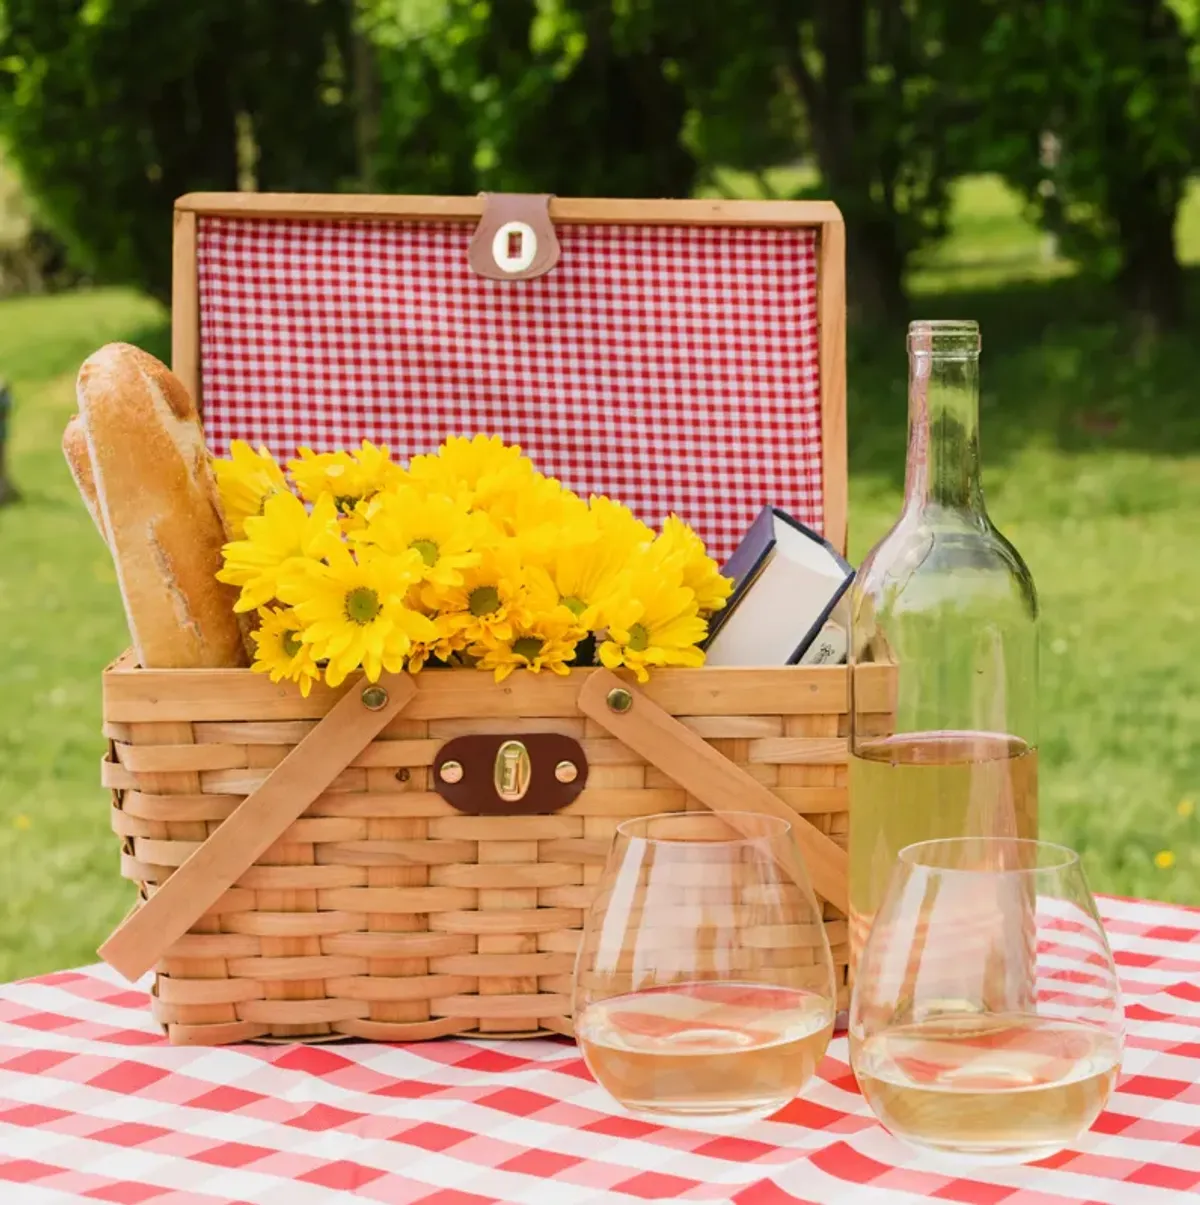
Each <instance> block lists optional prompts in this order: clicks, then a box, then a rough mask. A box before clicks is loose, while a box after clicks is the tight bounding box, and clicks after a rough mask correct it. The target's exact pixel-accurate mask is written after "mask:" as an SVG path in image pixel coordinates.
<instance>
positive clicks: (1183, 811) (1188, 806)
mask: <svg viewBox="0 0 1200 1205" xmlns="http://www.w3.org/2000/svg"><path fill="white" fill-rule="evenodd" d="M1175 810H1176V811H1177V812H1178V813H1179V814H1180V815H1181V816H1182V817H1183V818H1184V819H1185V820H1186V819H1187V818H1188V817H1189V816H1190V815H1191V814H1192V813H1193V812H1194V811H1195V810H1196V805H1195V803H1193V801H1192V800H1190V799H1181V800H1180V801H1179V805H1178V806H1177V807H1176V808H1175Z"/></svg>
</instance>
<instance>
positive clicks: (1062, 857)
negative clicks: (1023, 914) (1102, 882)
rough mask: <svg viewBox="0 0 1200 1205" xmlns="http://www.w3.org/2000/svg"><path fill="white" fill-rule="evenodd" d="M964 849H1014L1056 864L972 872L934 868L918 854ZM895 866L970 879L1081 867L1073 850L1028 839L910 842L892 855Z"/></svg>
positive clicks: (950, 838)
mask: <svg viewBox="0 0 1200 1205" xmlns="http://www.w3.org/2000/svg"><path fill="white" fill-rule="evenodd" d="M966 845H982V846H992V847H999V846H1004V847H1006V848H1015V849H1029V850H1036V851H1037V852H1038V853H1046V852H1053V853H1054V854H1055V855H1057V859H1058V860H1057V861H1053V862H1048V863H1046V864H1044V865H1043V864H1041V863H1040V862H1039V864H1038V865H1036V866H997V867H979V868H978V869H972V868H970V867H966V866H934V865H932V864H931V863H929V862H925V861H922V860H921V859H920V853H921V851H922V850H932V849H933V848H934V847H936V846H941V847H943V848H947V847H952V846H958V847H959V848H962V847H963V846H966ZM896 860H897V862H903V863H904V865H906V866H910V867H912V868H913V869H915V870H925V871H929V872H930V873H936V874H974V875H985V874H986V875H1034V874H1047V873H1049V872H1051V871H1056V870H1071V869H1072V868H1074V867H1077V866H1080V865H1082V862H1081V860H1080V857H1079V853H1078V851H1077V850H1074V849H1072V848H1071V847H1070V846H1069V845H1060V844H1058V842H1056V841H1039V840H1036V839H1034V838H1031V837H937V838H934V839H933V840H930V841H914V842H913V843H912V844H911V845H906V846H904V847H903V848H902V849H901V850H900V852H899V853H897V854H896Z"/></svg>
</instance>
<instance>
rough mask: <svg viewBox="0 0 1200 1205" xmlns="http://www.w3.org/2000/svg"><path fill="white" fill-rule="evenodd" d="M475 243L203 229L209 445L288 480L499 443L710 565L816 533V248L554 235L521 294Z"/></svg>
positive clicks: (239, 223) (311, 228)
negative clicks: (305, 460)
mask: <svg viewBox="0 0 1200 1205" xmlns="http://www.w3.org/2000/svg"><path fill="white" fill-rule="evenodd" d="M471 234H472V225H471V224H470V223H452V222H447V223H434V222H401V221H325V220H320V221H296V220H274V219H259V218H236V219H234V218H216V217H201V218H200V221H199V232H198V245H199V253H198V256H199V287H200V314H201V343H200V347H201V371H202V393H203V409H204V417H205V425H206V428H207V434H208V438H209V442H210V445H211V446H212V448H213V450H214V452H215V453H216V454H218V455H224V454H226V452H227V450H228V447H229V444H230V441H231V440H232V439H235V438H242V439H247V440H249V441H250V442H251V443H253V444H255V445H258V444H266V445H267V446H268V447H270V448H271V450H272V451H273V452H274V453H275V454H276V456H277V457H283V458H286V457H290V456H291V455H292V454H293V452H294V450H295V448H296V447H297V446H298V445H301V444H307V445H309V446H311V447H313V448H315V449H317V450H329V449H333V448H337V447H342V446H351V445H357V443H358V442H359V441H360V440H362V439H363V438H367V439H370V440H372V441H373V442H383V443H386V444H388V445H389V447H390V448H391V449H392V451H393V454H394V455H396V456H397V457H398V458H400V459H404V458H407V456H409V455H410V454H412V453H415V452H425V451H430V450H432V449H433V448H435V447H436V446H437V445H438V443H440V442H441V440H442V439H444V438H445V437H446V436H447V435H452V434H459V435H472V434H475V433H477V432H483V433H486V434H498V435H500V436H502V437H503V438H504V439H505V440H507V441H509V442H514V443H519V444H521V445H522V447H524V448H525V449H526V450H527V451H528V452H529V453H530V455H531V456H532V457H533V458H534V460H535V462H536V463H537V465H538V467H539V468H541V469H542V470H543V471H544V472H546V473H548V474H550V475H552V476H555V477H558V478H559V479H561V480H562V481H563V482H564V483H565V484H567V485H569V486H570V487H571V488H573V489H574V490H576V491H577V492H579V493H581V494H585V495H586V494H587V493H589V492H596V493H606V494H609V495H610V496H612V497H615V498H619V499H620V500H622V501H624V502H626V503H627V504H628V505H630V506H631V507H633V509H634V510H635V511H636V512H637V513H638V514H639V515H640V516H641V517H642V518H644V519H645V520H646V521H647V522H651V523H658V522H660V521H661V520H662V518H663V517H664V516H665V515H666V514H668V513H669V512H671V511H675V512H677V513H679V514H680V515H681V516H683V517H684V518H685V519H687V520H688V521H689V522H690V523H692V524H693V526H695V527H696V529H697V530H698V531H699V533H700V535H701V536H702V537H703V538H704V540H705V541H706V542H707V543H708V545H709V548H710V551H711V552H712V553H713V555H715V556H716V557H718V559H721V560H724V558H725V557H726V556H727V555H728V554H729V553H730V552H731V551H732V550H733V548H734V547H735V546H736V544H737V542H738V540H739V539H740V538H741V536H742V535H743V534H744V532H745V530H746V528H747V527H748V526H749V525H750V523H751V521H752V520H753V519H754V516H755V515H756V514H757V512H758V510H759V509H760V508H761V507H762V506H763V505H764V504H767V503H770V504H773V505H776V506H781V507H783V508H784V509H785V510H787V511H788V512H790V513H791V514H793V515H794V516H795V517H796V518H798V519H800V520H801V521H802V522H804V523H807V524H809V525H810V526H812V527H815V528H816V529H817V530H821V526H822V497H821V413H820V376H819V358H818V327H817V287H816V282H817V269H816V234H815V232H814V231H813V230H811V229H794V228H792V229H775V228H754V227H750V228H747V227H741V228H735V227H717V226H671V225H663V226H659V225H644V226H617V225H599V226H564V227H561V228H560V229H559V231H558V234H559V239H560V242H561V245H562V260H561V262H560V263H559V264H558V266H557V267H556V268H554V270H553V271H552V272H550V273H549V274H548V275H546V276H543V277H541V278H539V279H537V280H532V281H523V282H522V281H516V282H509V281H502V282H497V281H490V280H483V279H481V278H480V277H477V276H476V275H475V274H474V273H473V272H472V271H471V270H470V268H469V267H468V266H467V245H468V243H469V241H470V237H471Z"/></svg>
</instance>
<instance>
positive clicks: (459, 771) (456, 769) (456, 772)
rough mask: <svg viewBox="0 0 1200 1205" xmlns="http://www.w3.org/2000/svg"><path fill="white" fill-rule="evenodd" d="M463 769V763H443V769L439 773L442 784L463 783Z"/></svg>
mask: <svg viewBox="0 0 1200 1205" xmlns="http://www.w3.org/2000/svg"><path fill="white" fill-rule="evenodd" d="M462 776H463V768H462V762H456V761H448V762H442V768H441V769H440V770H439V771H438V777H439V778H440V779H441V780H442V782H449V783H456V782H462Z"/></svg>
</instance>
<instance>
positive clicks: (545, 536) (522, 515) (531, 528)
mask: <svg viewBox="0 0 1200 1205" xmlns="http://www.w3.org/2000/svg"><path fill="white" fill-rule="evenodd" d="M489 514H490V515H491V516H492V518H493V519H494V520H495V521H496V522H497V523H498V524H500V525H501V526H502V527H503V528H504V530H505V531H507V532H508V534H509V535H513V536H516V537H517V538H518V539H519V540H520V541H521V552H522V555H523V556H524V558H525V560H526V562H527V563H531V564H545V563H546V562H547V561H549V560H550V558H551V557H552V556H553V555H554V552H555V549H556V548H557V547H558V545H559V543H560V541H561V539H562V535H563V531H564V529H575V528H577V527H578V526H579V525H580V524H581V523H587V522H588V519H589V516H588V508H587V503H586V502H584V500H583V499H582V498H580V497H579V495H578V494H574V493H572V492H571V491H570V490H569V489H567V488H566V487H565V486H563V485H562V483H561V482H559V481H556V480H555V479H554V478H553V477H543V476H542V474H541V473H536V474H534V476H533V479H532V480H531V481H529V482H528V483H527V484H526V485H525V486H524V487H523V488H521V489H520V490H517V491H515V492H513V493H511V494H507V495H502V496H499V497H497V498H495V499H494V500H493V502H492V504H491V507H490V510H489ZM593 528H594V524H593Z"/></svg>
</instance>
